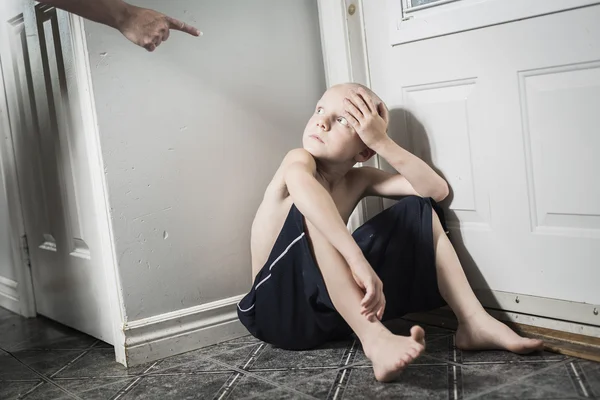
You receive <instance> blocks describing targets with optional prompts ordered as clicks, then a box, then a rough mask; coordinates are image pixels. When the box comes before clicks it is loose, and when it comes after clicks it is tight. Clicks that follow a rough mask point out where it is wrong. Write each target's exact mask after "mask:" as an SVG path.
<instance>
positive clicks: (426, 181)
mask: <svg viewBox="0 0 600 400" xmlns="http://www.w3.org/2000/svg"><path fill="white" fill-rule="evenodd" d="M373 151H375V152H376V153H377V154H379V155H380V156H381V157H383V158H384V159H385V160H386V161H387V162H388V163H389V164H390V165H391V166H392V167H394V169H395V170H396V171H398V173H399V174H401V177H396V176H395V175H393V174H390V176H389V177H388V179H386V180H385V181H383V182H378V181H374V182H373V183H374V184H377V185H378V186H379V188H380V189H383V190H384V191H386V190H388V191H389V190H390V189H392V187H391V186H392V185H393V184H394V183H395V184H396V185H402V184H403V179H406V181H408V182H407V183H410V185H411V186H412V187H413V188H414V190H415V191H416V192H417V193H418V194H420V195H421V196H424V197H431V198H432V199H434V200H435V201H441V200H444V199H445V198H446V197H447V196H448V192H449V189H448V184H447V183H446V181H445V180H444V178H442V177H441V176H439V175H438V174H437V173H436V172H435V171H434V170H433V169H432V168H431V167H430V166H429V165H427V163H425V161H423V160H421V159H420V158H419V157H417V156H415V155H414V154H412V153H411V152H409V151H408V150H405V149H403V148H402V147H400V146H399V145H398V144H397V143H396V142H394V141H393V140H392V139H391V138H390V137H388V136H387V135H386V139H384V140H382V141H381V142H380V143H378V144H377V145H375V146H374V148H373ZM382 172H383V171H382ZM384 174H385V173H383V174H379V176H380V177H383V176H384ZM386 181H387V182H386ZM372 187H373V186H372ZM374 187H377V186H374Z"/></svg>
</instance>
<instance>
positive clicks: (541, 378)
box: [462, 363, 577, 399]
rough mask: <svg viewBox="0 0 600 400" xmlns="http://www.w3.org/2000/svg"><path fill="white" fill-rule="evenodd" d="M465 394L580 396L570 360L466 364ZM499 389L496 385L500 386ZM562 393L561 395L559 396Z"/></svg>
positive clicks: (521, 396) (545, 396) (507, 396)
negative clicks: (571, 375)
mask: <svg viewBox="0 0 600 400" xmlns="http://www.w3.org/2000/svg"><path fill="white" fill-rule="evenodd" d="M462 382H463V394H464V396H465V398H469V397H477V398H479V397H478V396H481V395H482V394H485V396H486V397H485V398H488V397H489V398H527V399H545V398H560V396H563V397H565V398H569V397H577V389H576V387H575V386H574V382H573V381H572V379H571V377H570V375H569V371H568V370H567V364H564V363H554V364H547V363H519V364H486V365H472V366H469V367H463V368H462ZM498 386H501V387H499V388H498V389H495V390H494V388H496V387H498ZM557 396H558V397H557Z"/></svg>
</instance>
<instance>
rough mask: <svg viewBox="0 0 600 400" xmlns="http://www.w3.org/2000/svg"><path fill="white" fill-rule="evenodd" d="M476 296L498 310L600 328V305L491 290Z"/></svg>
mask: <svg viewBox="0 0 600 400" xmlns="http://www.w3.org/2000/svg"><path fill="white" fill-rule="evenodd" d="M475 295H476V296H477V298H478V299H479V301H481V304H483V305H484V306H485V307H489V308H494V309H496V310H502V311H505V312H514V313H517V314H528V315H535V316H538V317H546V318H550V319H554V320H563V321H569V322H573V323H581V324H586V325H594V326H597V327H600V305H595V304H588V303H579V302H575V301H567V300H557V299H551V298H548V297H539V296H531V295H525V294H518V293H509V292H502V291H499V290H489V289H487V290H484V289H475Z"/></svg>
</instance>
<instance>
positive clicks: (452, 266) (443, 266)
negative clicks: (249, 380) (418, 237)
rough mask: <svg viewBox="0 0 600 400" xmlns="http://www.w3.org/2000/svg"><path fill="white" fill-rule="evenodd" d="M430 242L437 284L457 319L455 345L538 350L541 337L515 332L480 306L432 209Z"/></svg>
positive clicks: (515, 351) (464, 348)
mask: <svg viewBox="0 0 600 400" xmlns="http://www.w3.org/2000/svg"><path fill="white" fill-rule="evenodd" d="M433 243H434V248H435V255H436V260H435V263H436V271H437V279H438V287H439V290H440V293H441V295H442V297H443V298H444V300H446V302H447V303H448V305H449V306H450V308H452V311H454V313H455V314H456V318H457V319H458V330H457V332H456V346H457V347H458V348H460V349H463V350H491V349H501V350H509V351H512V352H514V353H520V354H524V353H530V352H532V351H536V350H541V349H542V348H543V343H542V341H541V340H534V339H527V338H523V337H521V336H519V335H517V334H516V333H515V332H513V331H512V330H511V329H510V328H509V327H508V326H506V325H504V324H503V323H502V322H500V321H498V320H496V319H494V318H493V317H492V316H491V315H489V314H488V313H487V312H486V311H485V309H484V308H483V307H482V305H481V303H479V300H477V297H475V294H474V293H473V290H472V289H471V286H470V285H469V282H468V281H467V277H466V276H465V273H464V271H463V268H462V266H461V265H460V261H459V259H458V256H457V255H456V251H454V247H453V246H452V244H451V243H450V240H449V239H448V237H447V236H446V234H445V233H444V230H443V228H442V225H441V223H440V220H439V218H438V216H437V214H436V213H435V211H434V212H433Z"/></svg>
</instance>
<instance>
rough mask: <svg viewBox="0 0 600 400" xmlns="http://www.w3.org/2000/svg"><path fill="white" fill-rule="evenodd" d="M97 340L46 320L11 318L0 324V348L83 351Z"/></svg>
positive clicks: (16, 316)
mask: <svg viewBox="0 0 600 400" xmlns="http://www.w3.org/2000/svg"><path fill="white" fill-rule="evenodd" d="M96 341H97V340H96V339H94V338H92V337H90V336H88V335H86V334H83V333H81V332H77V331H75V330H73V329H71V328H68V327H66V326H64V325H60V324H58V323H56V322H53V321H50V320H48V319H45V318H42V317H38V318H23V317H21V316H18V315H16V314H15V315H14V316H11V317H9V318H7V319H5V321H3V322H2V324H0V347H1V348H4V349H5V350H10V351H16V350H26V349H85V348H88V347H90V346H91V345H92V344H94V343H95V342H96Z"/></svg>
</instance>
